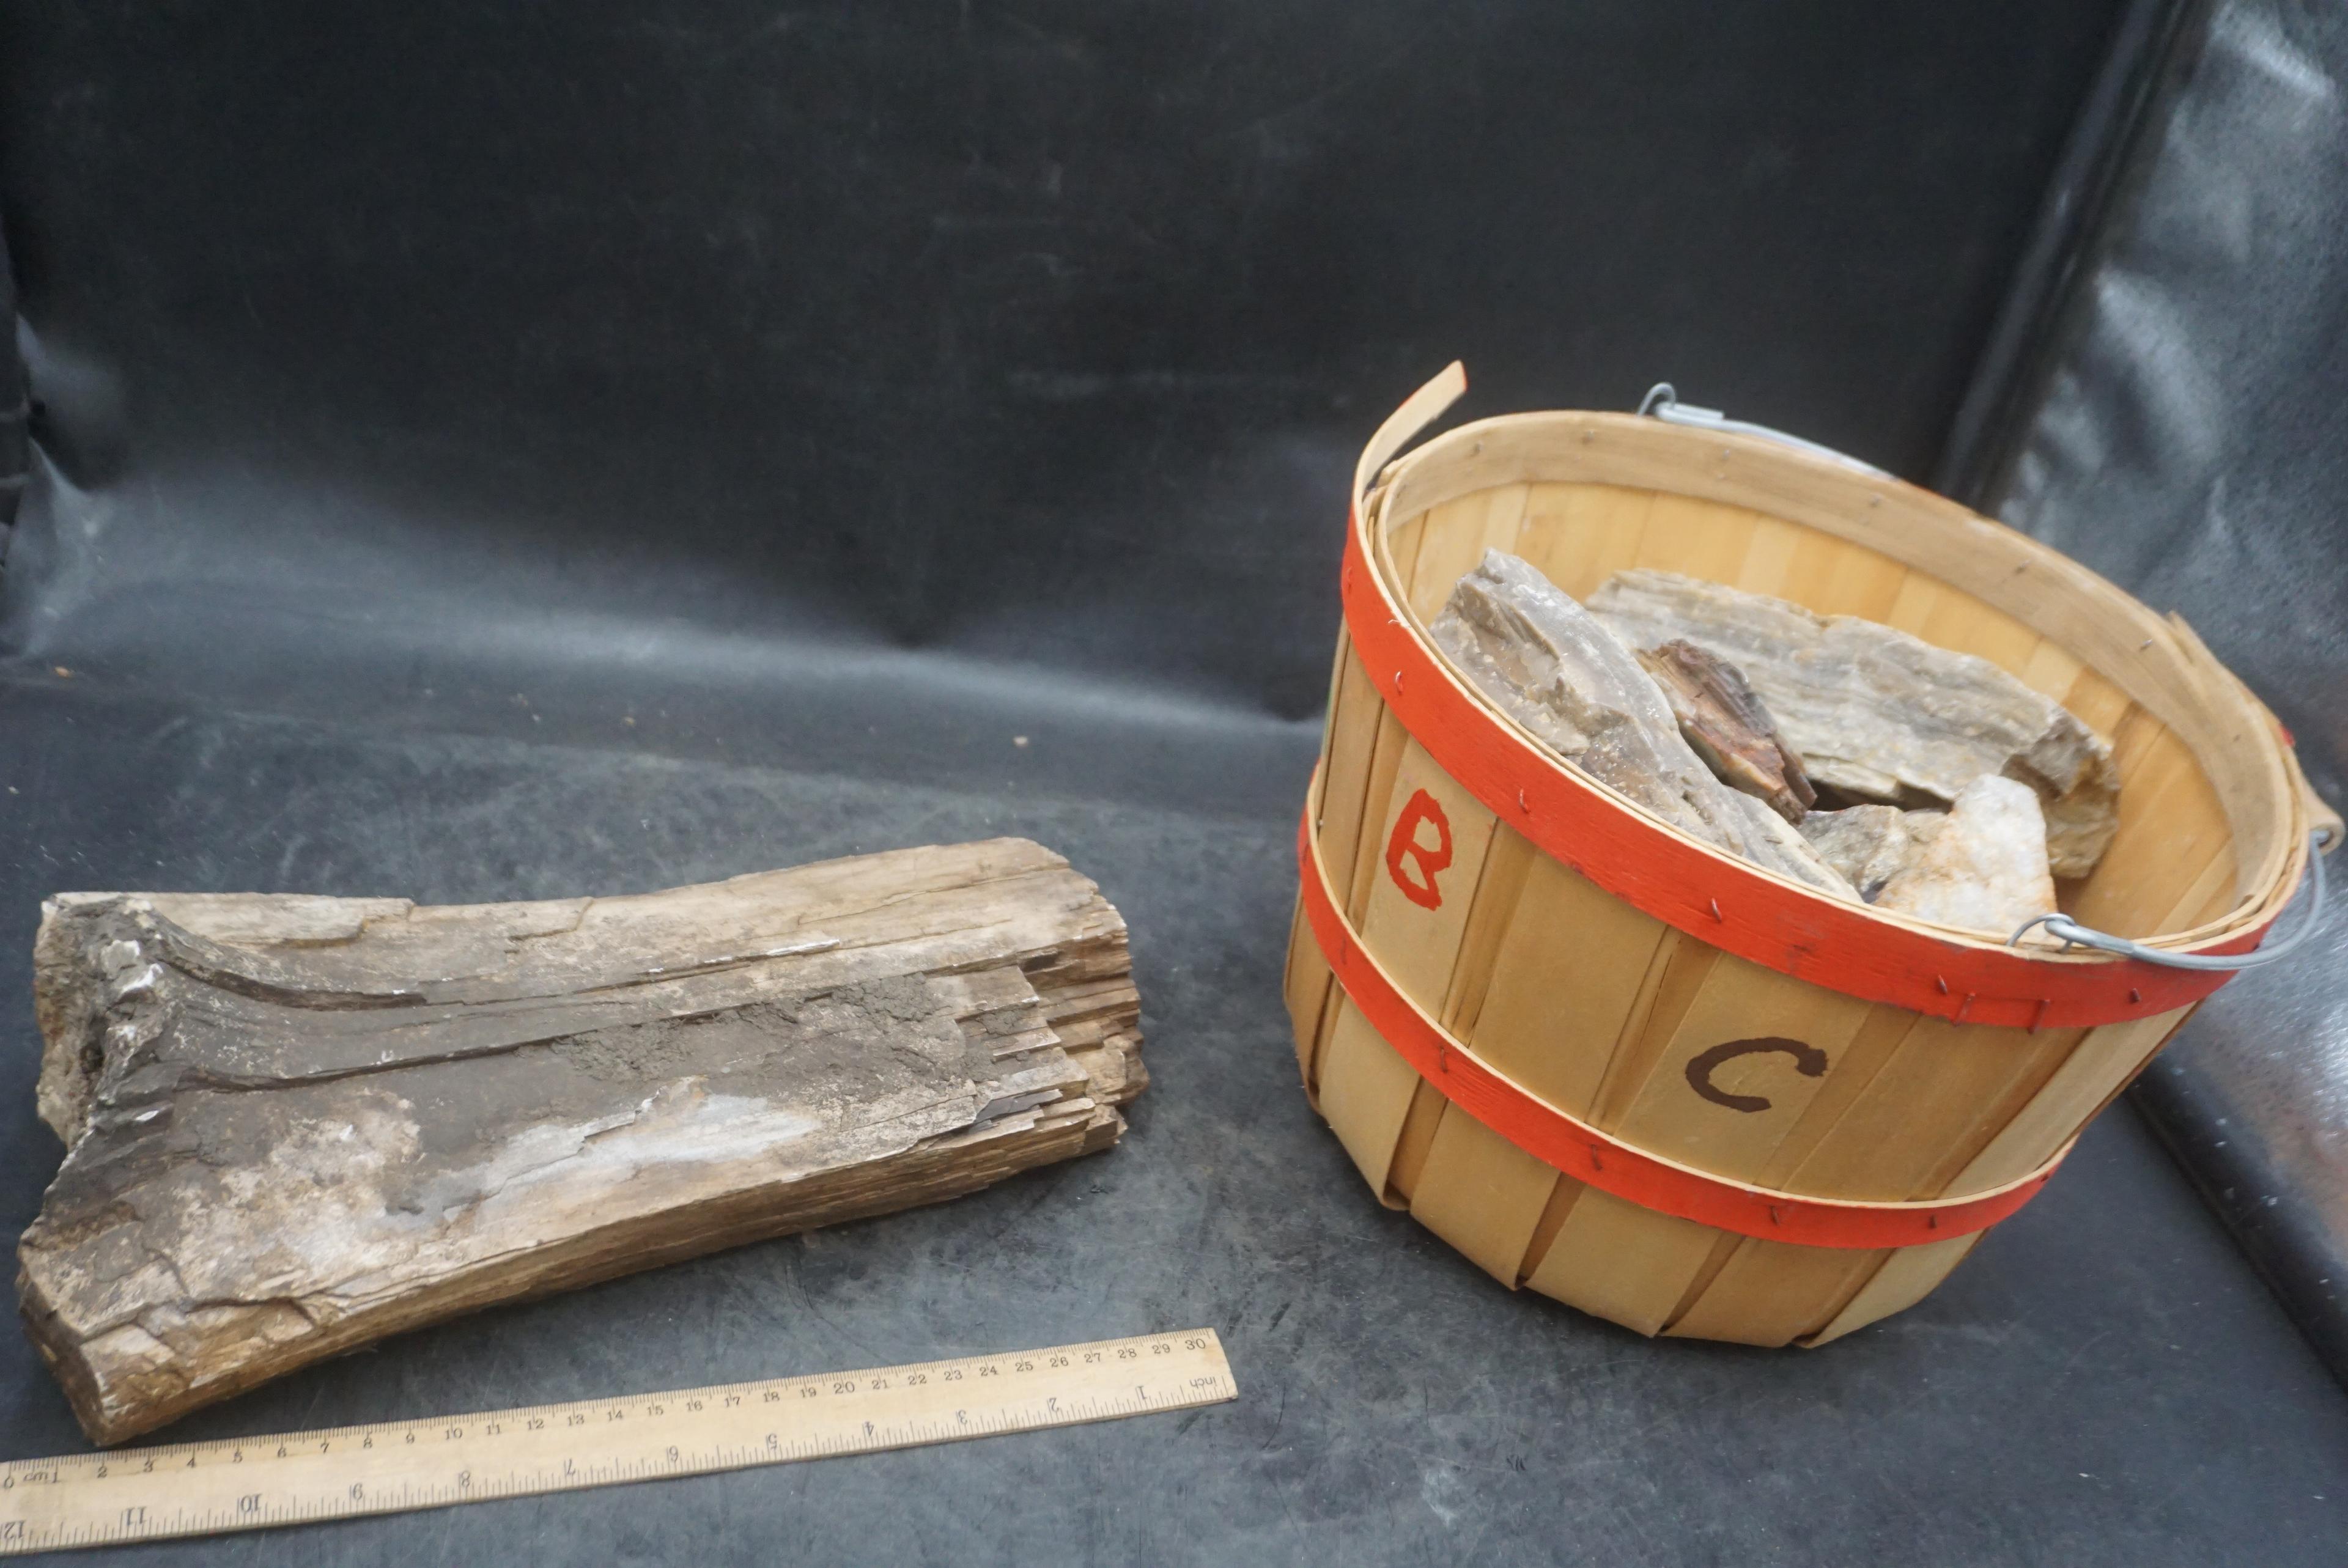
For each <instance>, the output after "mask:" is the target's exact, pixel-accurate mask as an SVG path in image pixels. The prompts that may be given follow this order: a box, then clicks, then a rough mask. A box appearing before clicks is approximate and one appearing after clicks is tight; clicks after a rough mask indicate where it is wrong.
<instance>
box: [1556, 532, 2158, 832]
mask: <svg viewBox="0 0 2348 1568" xmlns="http://www.w3.org/2000/svg"><path fill="white" fill-rule="evenodd" d="M1590 611H1591V614H1592V615H1594V616H1596V617H1597V619H1598V620H1599V621H1600V622H1601V623H1602V624H1603V625H1604V626H1605V627H1606V628H1607V629H1608V630H1611V631H1612V632H1613V633H1614V634H1615V635H1616V636H1617V637H1619V638H1621V639H1622V641H1624V642H1626V643H1628V644H1629V645H1631V646H1632V647H1634V648H1654V647H1657V646H1659V645H1661V644H1663V643H1665V642H1669V641H1673V639H1675V638H1676V639H1684V640H1686V641H1689V642H1693V643H1694V644H1695V645H1696V646H1697V647H1699V648H1704V649H1706V650H1708V651H1712V652H1715V653H1717V654H1719V655H1720V656H1721V657H1723V658H1725V659H1727V660H1729V661H1732V662H1733V663H1735V666H1736V667H1737V668H1738V669H1739V670H1740V671H1743V673H1744V675H1745V677H1746V680H1747V681H1748V682H1751V683H1752V686H1753V690H1754V691H1755V692H1757V693H1759V695H1760V697H1761V700H1762V701H1763V702H1766V704H1767V705H1768V711H1769V712H1770V714H1771V716H1772V717H1774V718H1775V719H1776V722H1777V729H1778V733H1780V734H1781V735H1783V736H1784V737H1785V740H1786V742H1787V744H1788V745H1790V746H1792V747H1793V749H1794V750H1795V751H1796V752H1797V753H1800V755H1801V758H1802V762H1803V764H1804V765H1805V766H1806V767H1807V769H1808V772H1809V776H1810V777H1811V779H1812V780H1813V781H1815V782H1816V783H1818V784H1824V785H1828V786H1829V787H1831V788H1833V789H1835V790H1838V791H1840V792H1842V793H1843V794H1846V795H1854V796H1858V797H1860V798H1862V799H1872V800H1882V801H1890V802H1894V803H1897V804H1903V805H1921V804H1927V803H1944V802H1951V801H1953V800H1955V799H1956V797H1957V794H1958V792H1959V791H1961V790H1962V789H1963V788H1964V787H1965V786H1966V785H1967V784H1970V783H1971V782H1972V780H1973V779H1975V778H1978V777H1979V776H1981V775H1982V774H2004V775H2006V776H2007V777H2009V778H2015V779H2019V780H2021V781H2022V782H2023V783H2024V784H2028V785H2030V786H2031V788H2032V789H2034V790H2035V791H2036V792H2037V794H2038V796H2039V799H2040V802H2041V804H2042V806H2043V807H2044V815H2045V818H2046V824H2047V850H2048V854H2049V856H2050V857H2051V859H2052V861H2053V865H2054V870H2055V875H2057V876H2085V875H2086V874H2087V873H2088V872H2089V871H2092V870H2093V869H2094V868H2095V866H2096V861H2097V860H2098V859H2100V858H2101V857H2102V856H2103V853H2104V850H2105V848H2106V846H2107V845H2109V844H2110V843H2111V838H2112V834H2113V832H2114V831H2115V830H2116V828H2117V826H2118V825H2119V815H2118V795H2119V771H2118V769H2117V767H2116V765H2115V764H2113V761H2112V750H2111V747H2110V745H2109V744H2108V743H2106V742H2105V741H2104V739H2103V738H2102V737H2101V736H2099V735H2097V734H2096V733H2095V732H2094V731H2092V730H2090V729H2088V728H2087V727H2086V725H2085V724H2083V723H2080V722H2079V720H2078V718H2077V717H2076V716H2075V715H2074V714H2073V713H2072V712H2070V711H2069V710H2067V709H2065V708H2064V707H2063V706H2062V705H2061V704H2060V703H2058V702H2054V701H2053V700H2052V699H2050V698H2047V697H2044V696H2042V695H2040V694H2039V693H2038V692H2034V691H2032V690H2031V689H2030V688H2029V687H2027V686H2025V685H2024V684H2023V683H2022V682H2019V681H2017V680H2015V679H2014V678H2013V676H2012V675H2009V674H2007V673H2006V672H2005V671H2003V670H2001V669H1999V668H1998V667H1997V666H1996V665H1994V664H1992V663H1991V662H1990V661H1987V660H1986V659H1979V658H1975V657H1974V656H1973V655H1972V654H1969V653H1952V652H1950V651H1948V650H1946V649H1941V648H1935V647H1933V646H1932V645H1931V643H1928V642H1925V641H1922V640H1921V639H1920V638H1916V637H1911V636H1910V635H1909V634H1908V633H1906V632H1904V631H1900V630H1896V629H1894V628H1891V627H1889V626H1882V625H1879V624H1878V623H1876V622H1874V621H1871V620H1860V619H1859V617H1857V616H1850V615H1835V616H1818V615H1814V614H1812V613H1811V612H1810V611H1809V610H1805V609H1803V608H1802V607H1801V606H1800V605H1797V604H1789V603H1787V602H1786V601H1785V600H1778V599H1770V598H1767V597H1765V596H1764V595H1761V594H1755V593H1745V592H1742V591H1740V590H1738V589H1733V588H1725V587H1723V586H1721V585H1720V584H1718V583H1711V582H1702V581H1698V580H1697V579H1694V578H1688V577H1682V576H1679V575H1678V574H1676V573H1673V572H1663V571H1648V570H1637V571H1625V572H1618V573H1616V574H1615V575H1614V576H1613V577H1612V578H1610V579H1607V581H1606V582H1605V584H1604V585H1603V586H1601V588H1600V589H1599V590H1598V591H1597V592H1596V593H1595V594H1593V595H1591V600H1590Z"/></svg>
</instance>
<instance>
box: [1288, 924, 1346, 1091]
mask: <svg viewBox="0 0 2348 1568" xmlns="http://www.w3.org/2000/svg"><path fill="white" fill-rule="evenodd" d="M1336 983H1337V979H1336V977H1335V976H1334V974H1332V973H1331V972H1330V969H1329V960H1328V959H1327V958H1323V956H1322V954H1321V944H1320V943H1318V942H1316V941H1314V940H1313V931H1312V927H1309V926H1308V925H1306V924H1305V918H1304V901H1303V899H1302V898H1299V899H1298V900H1297V901H1296V913H1295V914H1294V915H1293V916H1292V917H1291V918H1290V920H1289V923H1288V968H1287V970H1286V972H1285V974H1284V975H1283V976H1282V983H1281V996H1282V999H1283V1000H1284V1001H1286V1002H1287V1004H1288V1027H1289V1031H1290V1033H1292V1035H1293V1036H1294V1037H1295V1040H1296V1075H1297V1077H1298V1078H1299V1079H1301V1080H1303V1083H1304V1092H1305V1093H1306V1094H1307V1095H1309V1096H1311V1097H1312V1098H1313V1100H1314V1101H1315V1102H1318V1101H1319V1099H1320V1067H1319V1061H1318V1059H1319V1056H1320V1054H1321V1028H1322V1023H1323V1020H1324V1019H1325V1018H1326V1017H1327V1015H1328V1010H1329V992H1330V991H1331V990H1332V989H1334V987H1335V985H1336Z"/></svg>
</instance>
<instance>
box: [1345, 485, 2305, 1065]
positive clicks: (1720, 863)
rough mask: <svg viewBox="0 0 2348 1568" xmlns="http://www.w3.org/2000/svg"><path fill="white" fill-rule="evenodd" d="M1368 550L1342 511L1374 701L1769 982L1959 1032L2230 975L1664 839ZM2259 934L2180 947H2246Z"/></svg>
mask: <svg viewBox="0 0 2348 1568" xmlns="http://www.w3.org/2000/svg"><path fill="white" fill-rule="evenodd" d="M1369 548H1370V541H1369V533H1368V529H1367V528H1366V527H1365V525H1364V523H1363V521H1362V518H1361V512H1360V508H1359V507H1356V508H1354V516H1353V526H1352V527H1351V528H1349V529H1348V530H1347V533H1346V538H1345V564H1344V574H1343V577H1342V579H1341V586H1342V589H1343V592H1344V605H1345V630H1346V631H1347V632H1348V633H1349V634H1350V635H1351V637H1352V639H1353V643H1354V652H1355V653H1357V654H1358V655H1360V657H1361V661H1362V665H1363V668H1364V669H1365V670H1367V671H1369V674H1370V679H1371V681H1372V682H1373V683H1374V684H1375V686H1376V688H1377V692H1378V696H1379V698H1380V699H1381V700H1383V701H1384V702H1385V705H1386V706H1387V707H1388V708H1390V709H1392V710H1393V711H1394V713H1395V717H1396V718H1398V719H1400V720H1401V721H1402V726H1403V728H1404V729H1406V730H1407V731H1408V732H1410V736H1411V738H1412V739H1413V740H1415V741H1416V742H1417V743H1419V745H1420V746H1421V747H1423V748H1424V749H1425V750H1426V754H1427V755H1428V756H1429V757H1431V758H1433V759H1434V761H1435V764H1436V765H1437V767H1439V768H1441V769H1442V770H1443V771H1444V772H1445V773H1447V774H1450V775H1451V777H1452V778H1453V779H1454V780H1455V781H1457V784H1459V786H1460V787H1461V788H1462V789H1464V790H1466V791H1467V792H1468V794H1471V795H1474V796H1475V797H1476V799H1477V800H1478V801H1479V802H1481V803H1482V804H1483V806H1484V809H1485V810H1487V811H1488V812H1490V813H1492V814H1493V815H1495V816H1497V817H1498V818H1499V820H1500V821H1501V822H1502V823H1503V824H1505V825H1508V826H1509V827H1512V828H1514V829H1515V830H1516V831H1517V832H1518V833H1519V834H1521V835H1524V836H1525V837H1526V838H1527V839H1529V840H1530V841H1531V843H1532V844H1533V845H1534V846H1535V847H1536V848H1538V849H1540V851H1541V853H1543V854H1544V855H1547V856H1550V858H1551V859H1553V860H1556V861H1558V862H1560V864H1562V865H1565V866H1571V867H1572V868H1573V869H1574V870H1575V871H1578V872H1580V873H1581V875H1582V876H1586V877H1588V878H1589V879H1590V880H1591V881H1592V882H1594V883H1596V884H1597V885H1598V886H1600V887H1601V888H1603V889H1605V890H1606V891H1607V892H1608V893H1611V894H1612V895H1613V896H1614V897H1617V898H1620V899H1622V901H1623V902H1624V903H1626V904H1628V905H1630V906H1631V907H1633V908H1635V909H1637V910H1639V911H1640V912H1641V913H1642V914H1645V915H1651V916H1653V917H1654V918H1656V919H1658V920H1661V921H1663V922H1664V923H1665V924H1666V925H1670V926H1674V927H1678V928H1679V929H1680V930H1682V931H1684V932H1686V933H1687V934H1688V935H1689V936H1691V937H1694V938H1696V939H1697V940H1698V941H1701V942H1704V943H1707V944H1709V945H1710V946H1712V947H1715V948H1720V949H1722V950H1723V951H1724V952H1730V953H1734V954H1735V955H1736V956H1737V957H1738V958H1746V959H1750V960H1751V961H1752V962H1754V963H1756V964H1761V965H1764V966H1766V967H1767V968H1772V969H1775V970H1776V971H1777V972H1778V973H1780V974H1785V975H1791V976H1793V977H1794V978H1795V979H1802V980H1807V981H1809V982H1810V983H1811V984H1812V985H1818V986H1824V987H1826V988H1828V989H1830V990H1837V991H1840V992H1842V993H1843V994H1844V995H1846V996H1853V997H1858V998H1860V999H1863V1000H1866V1001H1874V1002H1890V1003H1891V1004H1892V1005H1894V1006H1896V1007H1903V1008H1907V1009H1910V1011H1913V1012H1921V1013H1927V1014H1930V1015H1931V1016H1933V1017H1935V1018H1945V1019H1949V1020H1953V1021H1956V1022H1960V1023H1986V1024H1999V1025H2003V1026H2006V1027H2008V1028H2013V1029H2030V1030H2036V1029H2042V1028H2046V1029H2082V1028H2093V1027H2095V1026H2096V1025H2097V1024H2106V1023H2120V1022H2124V1021H2126V1020H2130V1019H2139V1018H2149V1017H2151V1016H2153V1015H2154V1014H2156V1013H2164V1012H2168V1011H2171V1010H2173V1009H2177V1008H2181V1007H2188V1006H2190V1005H2191V1004H2193V1003H2195V1002H2198V1001H2199V1000H2200V999H2202V998H2204V997H2206V996H2208V995H2209V993H2210V992H2212V991H2214V990H2216V989H2218V988H2219V986H2221V985H2224V984H2225V983H2226V982H2227V981H2228V980H2230V979H2233V978H2234V972H2233V971H2232V970H2230V969H2172V968H2163V967H2161V966H2159V965H2157V964H2147V963H2145V962H2143V961H2141V960H2139V959H2135V958H2108V957H2096V958H2084V957H2081V958H2070V957H2065V958H2056V957H2053V956H2051V955H2050V956H2044V957H2032V956H2029V955H2027V954H2024V953H2023V952H2021V951H2018V950H2016V949H2013V948H1992V947H1983V946H1980V945H1976V944H1972V943H1966V942H1959V941H1951V940H1948V939H1946V938H1940V937H1935V936H1932V935H1931V933H1929V932H1925V931H1920V930H1916V929H1913V928H1912V927H1907V926H1902V925H1899V924H1896V923H1894V922H1892V921H1890V920H1888V919H1885V918H1883V917H1880V916H1879V915H1875V914H1873V913H1871V912H1869V910H1868V909H1867V907H1865V906H1863V905H1856V904H1850V903H1846V902H1845V901H1843V900H1842V899H1839V898H1835V897H1829V896H1828V895H1826V894H1824V893H1818V892H1813V891H1810V890H1808V889H1807V888H1802V887H1797V886H1795V885H1794V884H1792V883H1790V882H1781V881H1778V880H1776V878H1774V877H1771V876H1765V875H1763V874H1762V873H1761V872H1760V871H1758V870H1756V868H1755V867H1754V866H1751V865H1749V864H1748V863H1746V862H1745V861H1743V860H1738V859H1735V858H1733V857H1731V856H1727V855H1725V854H1719V853H1715V852H1714V851H1712V850H1710V849H1707V848H1705V847H1704V845H1699V844H1697V843H1696V842H1695V841H1694V839H1691V838H1684V837H1682V836H1680V835H1677V834H1674V833H1672V832H1669V831H1667V830H1665V829H1664V828H1663V826H1662V825H1660V824H1658V823H1655V822H1653V821H1652V820H1650V819H1649V818H1648V817H1646V816H1645V815H1643V814H1641V813H1640V812H1639V811H1638V810H1636V809H1635V808H1634V807H1632V806H1631V805H1630V804H1628V803H1626V802H1624V801H1622V799H1621V798H1620V797H1618V796H1617V795H1615V794H1613V793H1612V791H1610V790H1608V789H1606V788H1605V787H1604V786H1603V785H1601V784H1597V783H1595V782H1594V781H1592V780H1591V779H1590V778H1588V777H1587V776H1585V775H1584V774H1581V773H1580V772H1578V771H1576V770H1575V769H1574V768H1573V767H1571V766H1570V765H1569V764H1566V763H1564V762H1561V761H1560V760H1558V759H1556V758H1554V757H1551V756H1550V755H1549V754H1548V753H1545V752H1543V751H1541V750H1540V748H1539V747H1538V746H1535V745H1534V744H1532V743H1530V742H1529V741H1527V740H1526V739H1524V738H1523V737H1522V736H1520V735H1519V734H1518V733H1516V731H1515V730H1513V729H1511V728H1510V727H1509V723H1508V722H1507V721H1506V720H1504V719H1502V718H1501V717H1500V716H1499V715H1498V713H1496V712H1493V711H1492V710H1491V709H1489V708H1488V707H1486V706H1485V705H1484V704H1483V703H1482V702H1479V701H1478V700H1477V698H1476V697H1475V696H1474V695H1473V694H1472V693H1470V692H1468V689H1467V688H1466V687H1464V686H1463V685H1461V684H1460V683H1459V681H1458V678H1457V676H1455V675H1453V674H1452V672H1451V670H1450V668H1449V666H1448V665H1447V664H1446V663H1445V662H1444V661H1442V659H1441V658H1440V657H1439V656H1438V655H1437V653H1436V652H1435V651H1434V649H1432V648H1431V647H1429V646H1428V645H1427V644H1426V641H1423V640H1422V639H1421V637H1420V636H1419V634H1418V632H1417V631H1416V630H1415V629H1414V628H1413V627H1412V626H1411V625H1410V624H1409V622H1408V620H1406V615H1407V612H1406V610H1404V609H1403V607H1402V606H1401V605H1400V604H1399V603H1398V602H1397V601H1396V600H1395V598H1394V596H1393V595H1392V593H1391V592H1390V591H1389V590H1388V589H1387V587H1386V584H1385V582H1384V581H1383V580H1382V579H1380V577H1379V575H1378V573H1377V572H1376V571H1375V570H1374V569H1372V568H1371V566H1370V560H1369V554H1368V551H1369ZM2271 922H2272V917H2269V920H2268V922H2267V924H2271ZM2267 924H2261V925H2259V926H2257V927H2250V928H2248V929H2245V930H2243V931H2240V932H2239V933H2236V934H2235V935H2234V936H2232V937H2230V938H2228V939H2226V940H2225V941H2222V942H2218V943H2213V944H2211V945H2210V946H2209V947H2206V948H2194V949H2193V951H2195V952H2197V953H2206V954H2235V953H2244V952H2248V951H2249V950H2250V949H2251V948H2255V947H2257V946H2258V944H2259V941H2260V938H2263V937H2264V936H2265V935H2266V930H2267Z"/></svg>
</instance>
